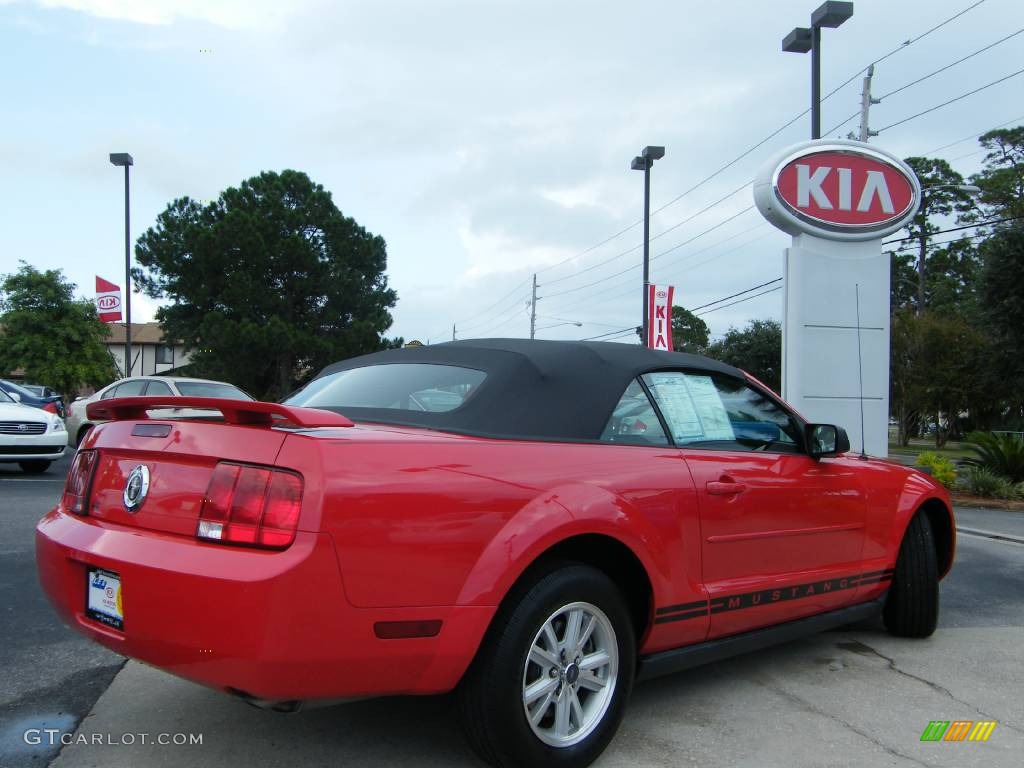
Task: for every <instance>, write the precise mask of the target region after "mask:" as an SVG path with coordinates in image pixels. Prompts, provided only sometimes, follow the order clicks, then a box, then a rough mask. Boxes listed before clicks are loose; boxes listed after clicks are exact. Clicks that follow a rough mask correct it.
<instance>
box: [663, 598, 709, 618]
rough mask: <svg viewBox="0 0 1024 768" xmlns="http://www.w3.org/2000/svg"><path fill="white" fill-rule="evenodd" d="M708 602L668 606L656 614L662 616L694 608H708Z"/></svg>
mask: <svg viewBox="0 0 1024 768" xmlns="http://www.w3.org/2000/svg"><path fill="white" fill-rule="evenodd" d="M707 606H708V601H707V600H697V601H696V602H693V603H680V604H679V605H666V606H665V607H664V608H659V609H658V610H656V611H655V612H654V613H655V614H656V615H658V616H661V615H662V614H665V613H676V612H677V611H687V610H690V609H692V608H707Z"/></svg>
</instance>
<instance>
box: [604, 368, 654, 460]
mask: <svg viewBox="0 0 1024 768" xmlns="http://www.w3.org/2000/svg"><path fill="white" fill-rule="evenodd" d="M601 442H605V443H620V444H625V445H668V444H669V442H668V437H667V436H666V435H665V430H664V428H663V427H662V426H661V420H660V419H659V418H658V414H657V413H656V412H655V410H654V406H652V405H651V401H650V399H649V398H648V397H647V393H646V392H644V388H643V387H642V386H641V385H640V382H639V381H637V380H635V379H634V380H633V382H632V383H631V384H630V385H629V386H628V387H626V391H625V392H624V393H623V395H622V397H621V398H619V402H618V403H617V404H616V406H615V408H614V409H613V410H612V415H611V416H610V417H609V419H608V423H607V424H606V425H605V427H604V431H603V432H602V433H601Z"/></svg>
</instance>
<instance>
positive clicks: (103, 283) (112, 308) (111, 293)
mask: <svg viewBox="0 0 1024 768" xmlns="http://www.w3.org/2000/svg"><path fill="white" fill-rule="evenodd" d="M96 312H97V313H98V314H99V316H100V320H101V321H102V322H104V323H117V322H120V321H121V286H119V285H114V284H113V283H111V282H110V281H109V280H104V279H103V278H102V277H100V276H99V275H96Z"/></svg>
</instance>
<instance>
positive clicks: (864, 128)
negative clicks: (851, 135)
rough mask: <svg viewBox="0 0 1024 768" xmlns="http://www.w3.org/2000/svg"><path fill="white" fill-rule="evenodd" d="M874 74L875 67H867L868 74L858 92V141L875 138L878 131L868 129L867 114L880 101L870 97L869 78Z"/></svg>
mask: <svg viewBox="0 0 1024 768" xmlns="http://www.w3.org/2000/svg"><path fill="white" fill-rule="evenodd" d="M874 74H875V65H874V64H872V65H871V66H869V67H868V73H867V75H866V76H865V77H864V87H863V88H861V92H860V137H859V138H860V140H861V141H865V142H866V141H867V140H868V139H869V138H871V137H872V136H877V135H878V131H872V130H871V129H870V128H869V127H868V112H869V111H870V110H871V105H872V104H878V103H879V102H880V101H881V99H876V98H873V97H872V96H871V78H872V77H873V76H874Z"/></svg>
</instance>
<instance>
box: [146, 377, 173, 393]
mask: <svg viewBox="0 0 1024 768" xmlns="http://www.w3.org/2000/svg"><path fill="white" fill-rule="evenodd" d="M164 395H168V396H170V397H173V396H174V393H173V392H171V388H170V387H169V386H167V385H166V384H165V383H164V382H162V381H150V382H149V385H148V386H147V387H146V396H147V397H153V396H158V397H163V396H164Z"/></svg>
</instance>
